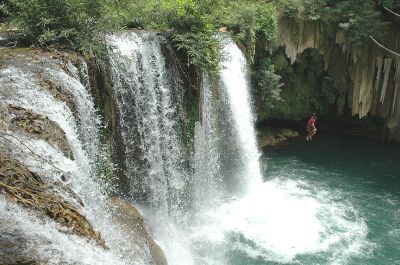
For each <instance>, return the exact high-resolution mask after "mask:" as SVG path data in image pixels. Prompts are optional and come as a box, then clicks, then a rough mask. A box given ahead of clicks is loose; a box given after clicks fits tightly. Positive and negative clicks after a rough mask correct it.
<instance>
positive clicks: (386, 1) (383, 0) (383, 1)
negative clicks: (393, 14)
mask: <svg viewBox="0 0 400 265" xmlns="http://www.w3.org/2000/svg"><path fill="white" fill-rule="evenodd" d="M379 4H380V5H382V6H384V7H387V8H400V0H380V1H379Z"/></svg>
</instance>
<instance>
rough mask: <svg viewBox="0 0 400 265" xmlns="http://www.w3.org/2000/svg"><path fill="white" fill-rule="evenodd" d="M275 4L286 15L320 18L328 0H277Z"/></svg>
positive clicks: (300, 17) (301, 17) (309, 18)
mask: <svg viewBox="0 0 400 265" xmlns="http://www.w3.org/2000/svg"><path fill="white" fill-rule="evenodd" d="M274 3H275V5H276V6H277V7H278V8H279V9H280V10H281V12H282V13H284V14H285V15H286V16H289V17H295V18H298V19H306V20H318V19H321V17H322V16H323V12H321V11H323V10H324V9H325V7H326V5H327V0H275V1H274Z"/></svg>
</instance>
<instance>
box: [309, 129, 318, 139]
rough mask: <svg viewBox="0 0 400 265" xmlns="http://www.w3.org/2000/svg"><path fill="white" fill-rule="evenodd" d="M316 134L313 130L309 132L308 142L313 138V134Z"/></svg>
mask: <svg viewBox="0 0 400 265" xmlns="http://www.w3.org/2000/svg"><path fill="white" fill-rule="evenodd" d="M316 133H317V129H314V130H313V131H312V132H310V134H309V135H310V136H309V137H308V138H309V139H310V140H312V137H313V136H314V134H316Z"/></svg>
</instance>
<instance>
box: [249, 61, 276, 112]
mask: <svg viewBox="0 0 400 265" xmlns="http://www.w3.org/2000/svg"><path fill="white" fill-rule="evenodd" d="M253 73H254V74H253V78H252V80H253V82H254V86H255V87H256V88H257V91H258V93H259V94H258V95H257V96H258V98H259V100H262V101H263V104H265V105H267V106H269V107H271V108H272V107H273V106H274V104H275V103H276V102H278V101H281V100H282V99H281V95H280V94H281V91H282V89H281V87H282V86H283V84H282V83H281V76H280V75H278V74H276V73H275V70H274V65H273V63H272V61H271V59H270V58H264V59H263V60H262V61H261V63H260V65H259V66H258V67H257V69H256V70H255V71H254V72H253Z"/></svg>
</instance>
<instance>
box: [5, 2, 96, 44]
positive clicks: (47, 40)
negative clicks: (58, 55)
mask: <svg viewBox="0 0 400 265" xmlns="http://www.w3.org/2000/svg"><path fill="white" fill-rule="evenodd" d="M7 7H8V8H9V9H12V10H14V12H13V13H12V14H10V16H9V22H10V23H11V25H12V26H15V27H17V28H18V30H19V33H20V38H21V40H23V41H24V42H25V43H32V44H35V45H37V46H40V47H46V48H48V47H53V46H55V45H58V46H65V47H69V48H74V49H80V45H81V43H82V42H86V43H91V42H90V41H88V40H91V39H93V37H94V32H95V30H97V29H98V28H99V25H100V19H99V18H100V16H101V12H102V11H101V1H100V0H86V1H78V0H29V1H25V0H10V1H9V2H8V4H7ZM85 39H86V40H85Z"/></svg>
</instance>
